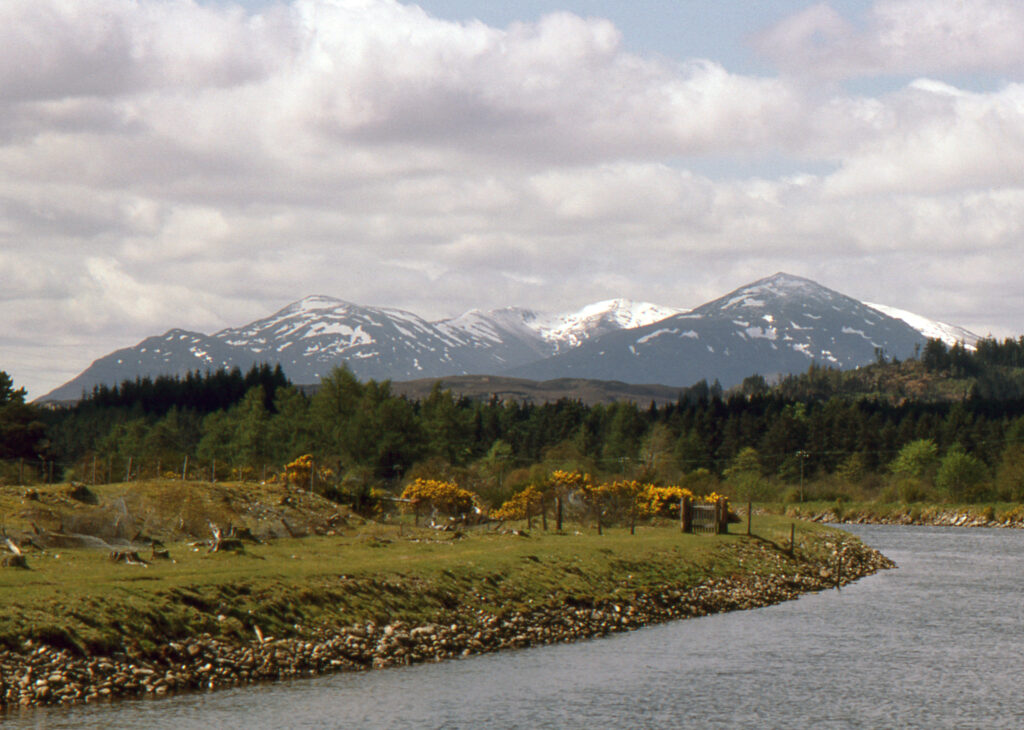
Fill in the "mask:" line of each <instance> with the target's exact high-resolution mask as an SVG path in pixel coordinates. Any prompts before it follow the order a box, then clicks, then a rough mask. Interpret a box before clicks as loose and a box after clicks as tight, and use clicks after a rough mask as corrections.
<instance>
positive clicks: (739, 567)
mask: <svg viewBox="0 0 1024 730" xmlns="http://www.w3.org/2000/svg"><path fill="white" fill-rule="evenodd" d="M69 490H70V487H68V486H63V487H52V488H49V491H46V492H44V491H39V492H37V493H32V494H28V493H24V492H22V493H20V494H19V493H15V492H8V493H5V494H3V495H0V505H3V509H5V522H6V524H7V527H6V530H7V533H8V534H9V535H11V536H12V537H13V538H14V539H15V540H17V541H19V542H21V543H22V544H23V545H26V546H27V545H30V544H32V543H35V544H37V545H39V546H40V547H41V548H42V549H35V548H29V547H25V548H24V552H25V556H26V559H27V564H28V569H20V568H14V567H5V568H3V569H0V601H2V602H3V605H4V611H3V612H0V645H2V646H3V647H6V648H5V650H3V651H0V685H2V686H0V703H2V704H3V705H5V706H12V705H15V704H21V705H26V704H39V703H55V702H60V703H72V702H81V701H95V700H97V699H102V698H103V697H117V696H134V695H138V694H140V693H148V692H155V693H157V694H164V693H166V692H173V691H181V690H191V689H199V688H214V687H220V686H231V685H233V684H238V683H244V682H250V681H259V680H264V679H280V678H284V677H293V676H307V675H312V674H318V673H322V672H324V671H339V670H353V669H365V668H369V667H375V666H389V665H391V664H395V663H409V662H415V661H435V660H439V659H444V658H450V657H454V656H460V655H463V654H468V653H478V652H483V651H496V650H500V649H505V648H512V647H521V646H531V645H536V644H543V643H552V642H558V641H571V640H575V639H578V638H582V637H586V636H594V635H600V634H603V633H607V632H609V631H618V630H625V629H631V628H637V627H639V626H643V625H646V624H648V623H653V622H657V621H665V620H669V619H672V618H680V617H686V616H698V615H704V614H707V613H713V612H717V611H724V610H734V609H742V608H751V607H754V606H760V605H768V604H770V603H777V602H778V601H781V600H787V599H790V598H794V597H796V596H797V595H799V593H801V592H805V591H808V590H819V589H821V588H825V587H829V586H831V585H833V584H834V581H835V576H834V574H833V573H832V569H833V568H834V566H835V565H836V559H837V555H842V556H843V561H844V562H843V565H844V569H843V573H842V577H843V579H844V580H846V581H848V580H851V579H855V578H857V577H858V576H860V575H866V574H868V573H871V572H874V571H875V570H877V569H879V568H881V567H886V563H885V561H884V559H882V558H881V557H880V556H878V555H877V554H876V553H873V551H870V550H868V549H867V548H865V547H863V546H862V545H860V543H859V542H858V541H856V539H855V538H852V537H851V536H849V535H845V534H844V533H841V532H839V531H837V530H834V529H831V528H828V527H826V526H823V525H820V524H814V523H807V522H801V523H798V524H797V526H796V533H795V534H796V541H795V549H794V551H793V554H792V555H790V553H789V539H790V527H791V525H792V524H793V520H792V519H791V518H788V517H782V516H765V517H757V518H755V520H754V525H753V532H754V535H752V536H747V535H746V534H745V532H746V530H745V525H744V526H743V527H742V528H740V527H739V526H734V528H733V529H734V530H735V531H736V532H740V533H743V534H732V535H684V534H681V533H680V532H679V531H678V527H677V525H675V524H672V523H668V522H666V523H664V524H662V525H642V526H639V527H638V528H637V530H636V534H630V531H629V529H628V528H615V527H611V528H608V527H606V528H605V530H604V534H603V535H597V534H596V532H595V530H594V529H593V528H592V527H590V526H587V525H576V524H570V525H568V526H567V529H566V530H564V531H563V532H561V533H555V532H553V531H551V532H546V531H543V530H541V529H539V526H538V525H536V524H535V525H534V528H533V529H523V528H524V527H525V525H522V524H515V525H495V524H491V525H486V526H481V527H477V528H472V529H465V530H464V531H462V532H445V531H439V530H434V529H429V528H425V527H416V526H414V525H413V524H411V518H410V517H404V518H403V517H397V518H396V517H391V518H389V519H390V520H392V521H391V522H384V521H374V520H366V519H362V518H360V517H358V516H356V515H353V514H351V513H349V512H347V511H346V510H344V509H343V508H340V507H339V506H338V505H336V504H334V503H331V502H328V501H326V500H322V499H320V498H318V497H316V496H314V495H310V494H297V493H294V492H291V493H286V492H284V491H283V489H282V488H274V487H259V488H250V487H247V486H242V485H216V486H214V485H204V484H189V485H181V484H179V483H174V484H167V483H152V484H142V485H139V484H133V485H112V486H110V487H109V488H108V489H97V490H95V491H94V492H93V493H92V494H91V495H84V496H85V498H86V501H85V502H82V501H80V500H79V499H75V498H69V496H68V493H69ZM275 490H277V491H275ZM78 496H79V497H83V495H82V494H79V495H78ZM154 505H162V506H160V507H159V508H157V507H155V506H154ZM285 513H286V514H285ZM201 517H205V518H206V519H205V522H206V523H207V525H206V527H205V528H201V527H195V528H194V529H195V531H196V532H197V533H199V534H188V533H187V530H188V529H189V528H188V527H187V525H188V524H189V521H190V520H191V521H192V522H193V523H194V524H195V525H200V524H201V523H202V522H203V521H204V520H202V519H200V518H201ZM214 517H216V518H217V519H218V520H220V522H219V523H218V524H219V526H220V527H224V526H225V525H226V524H228V523H230V524H233V525H235V526H237V527H240V528H243V532H244V533H245V534H246V535H249V536H251V539H247V540H245V541H243V542H242V543H241V547H240V549H233V550H224V551H220V552H210V551H209V549H208V547H207V545H206V544H205V543H202V542H199V541H198V540H197V538H199V537H202V534H201V533H202V532H203V530H205V532H206V536H207V537H209V532H210V529H209V523H212V522H213V518H214ZM282 517H283V519H284V522H283V523H282ZM39 521H41V522H43V523H45V524H46V525H49V526H45V527H44V526H43V525H41V524H40V523H39ZM72 523H73V524H75V525H77V526H78V527H79V528H81V527H83V526H85V525H92V526H93V527H94V528H96V529H95V531H94V533H92V534H88V535H84V534H82V533H77V532H72V531H70V530H68V529H66V528H67V526H68V525H69V524H72ZM129 523H131V524H129ZM284 523H286V524H287V526H288V527H287V531H288V532H290V533H299V532H303V533H305V534H306V535H307V536H306V537H301V538H299V537H281V536H280V534H279V533H280V532H281V531H282V524H284ZM54 525H58V527H54ZM61 526H62V527H61ZM126 526H128V527H129V528H130V529H129V530H127V531H126V530H125V527H126ZM125 534H128V535H129V536H130V537H132V538H134V539H135V540H136V542H135V543H132V544H129V543H126V542H124V541H125V540H126V538H125V537H124V535H125ZM142 535H146V536H147V537H146V538H145V539H153V538H152V537H149V536H152V535H161V536H162V537H161V542H162V548H160V549H159V550H158V549H155V548H145V549H143V548H141V547H139V542H138V541H140V540H142V539H143V538H142V537H141V536H142ZM86 538H88V539H86ZM122 543H124V544H122ZM67 544H71V545H78V546H77V547H71V548H68V547H66V545H67ZM83 544H85V545H94V547H92V548H89V547H81V546H80V545H83ZM100 546H106V547H100ZM111 546H114V547H117V548H118V550H119V551H120V552H126V551H130V550H135V551H136V552H137V553H138V555H139V557H141V558H142V559H144V561H145V564H126V563H124V562H114V561H112V560H111V559H110V554H111ZM157 547H159V546H157ZM163 551H166V557H160V556H161V555H163Z"/></svg>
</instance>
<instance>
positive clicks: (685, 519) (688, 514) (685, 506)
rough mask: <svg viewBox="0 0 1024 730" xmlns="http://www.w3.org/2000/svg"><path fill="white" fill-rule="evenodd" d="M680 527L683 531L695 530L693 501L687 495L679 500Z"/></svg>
mask: <svg viewBox="0 0 1024 730" xmlns="http://www.w3.org/2000/svg"><path fill="white" fill-rule="evenodd" d="M679 527H680V529H681V530H682V531H683V532H693V501H692V500H691V499H690V498H689V497H687V496H684V497H683V499H682V501H680V502H679Z"/></svg>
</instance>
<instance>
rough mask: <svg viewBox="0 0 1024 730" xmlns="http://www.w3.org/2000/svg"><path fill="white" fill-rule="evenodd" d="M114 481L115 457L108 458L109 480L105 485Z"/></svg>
mask: <svg viewBox="0 0 1024 730" xmlns="http://www.w3.org/2000/svg"><path fill="white" fill-rule="evenodd" d="M112 481H114V457H113V456H107V478H106V480H104V482H103V483H104V484H110V483H111V482H112Z"/></svg>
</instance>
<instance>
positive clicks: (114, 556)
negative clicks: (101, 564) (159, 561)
mask: <svg viewBox="0 0 1024 730" xmlns="http://www.w3.org/2000/svg"><path fill="white" fill-rule="evenodd" d="M110 559H111V560H112V561H114V562H115V563H124V564H125V565H141V566H142V567H146V566H147V565H149V563H147V562H146V561H145V560H143V559H142V558H140V557H139V554H138V553H137V552H134V551H131V550H124V551H121V550H113V551H111V553H110Z"/></svg>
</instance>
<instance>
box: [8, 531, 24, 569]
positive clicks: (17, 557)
mask: <svg viewBox="0 0 1024 730" xmlns="http://www.w3.org/2000/svg"><path fill="white" fill-rule="evenodd" d="M7 549H8V550H10V551H11V554H10V555H8V556H7V557H6V558H4V559H3V565H4V567H5V568H22V569H24V570H28V561H26V560H25V556H24V555H23V554H22V552H21V548H19V547H18V546H17V544H15V542H14V540H12V539H11V538H9V537H8V538H7Z"/></svg>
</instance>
